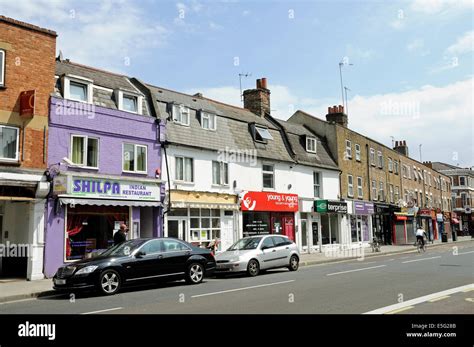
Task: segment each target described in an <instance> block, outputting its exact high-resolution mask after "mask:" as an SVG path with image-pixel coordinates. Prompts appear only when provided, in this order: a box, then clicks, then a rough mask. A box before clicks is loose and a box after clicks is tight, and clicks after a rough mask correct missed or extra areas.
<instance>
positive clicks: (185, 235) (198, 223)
mask: <svg viewBox="0 0 474 347" xmlns="http://www.w3.org/2000/svg"><path fill="white" fill-rule="evenodd" d="M171 201H172V202H171V209H170V211H168V212H167V213H166V214H165V219H166V220H165V230H164V234H165V236H167V237H175V238H179V239H182V240H185V241H187V242H189V243H191V244H193V245H195V246H200V247H207V246H209V244H210V243H211V242H216V241H217V251H222V250H225V249H227V248H229V247H230V246H231V245H232V244H233V243H234V242H235V241H236V239H237V238H238V235H237V225H238V213H237V212H238V210H239V205H238V204H237V196H236V195H232V194H219V193H210V192H192V191H180V190H172V191H171Z"/></svg>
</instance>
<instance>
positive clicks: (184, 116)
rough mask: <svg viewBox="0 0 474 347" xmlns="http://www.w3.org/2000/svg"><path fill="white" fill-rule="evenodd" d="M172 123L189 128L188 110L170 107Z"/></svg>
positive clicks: (182, 107)
mask: <svg viewBox="0 0 474 347" xmlns="http://www.w3.org/2000/svg"><path fill="white" fill-rule="evenodd" d="M171 112H172V116H173V122H175V123H178V124H181V125H187V126H189V119H190V116H189V115H190V110H189V108H188V107H186V106H184V105H173V107H172V111H171Z"/></svg>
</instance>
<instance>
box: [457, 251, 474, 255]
mask: <svg viewBox="0 0 474 347" xmlns="http://www.w3.org/2000/svg"><path fill="white" fill-rule="evenodd" d="M470 253H474V251H470V252H462V253H458V255H463V254H470Z"/></svg>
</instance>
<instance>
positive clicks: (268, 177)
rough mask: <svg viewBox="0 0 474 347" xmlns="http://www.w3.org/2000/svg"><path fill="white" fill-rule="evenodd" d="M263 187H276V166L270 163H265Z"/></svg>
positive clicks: (263, 167)
mask: <svg viewBox="0 0 474 347" xmlns="http://www.w3.org/2000/svg"><path fill="white" fill-rule="evenodd" d="M262 173H263V188H268V189H274V188H275V167H274V166H273V165H269V164H263V166H262Z"/></svg>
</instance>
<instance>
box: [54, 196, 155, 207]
mask: <svg viewBox="0 0 474 347" xmlns="http://www.w3.org/2000/svg"><path fill="white" fill-rule="evenodd" d="M60 201H61V203H62V204H65V205H68V204H73V205H95V206H138V207H160V206H162V203H161V202H159V201H132V200H107V199H70V198H61V199H60Z"/></svg>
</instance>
